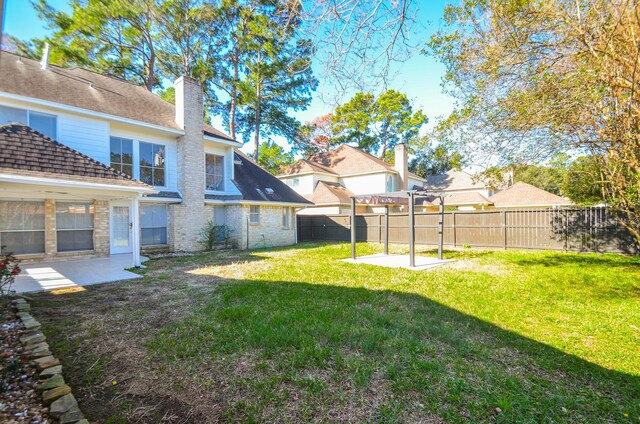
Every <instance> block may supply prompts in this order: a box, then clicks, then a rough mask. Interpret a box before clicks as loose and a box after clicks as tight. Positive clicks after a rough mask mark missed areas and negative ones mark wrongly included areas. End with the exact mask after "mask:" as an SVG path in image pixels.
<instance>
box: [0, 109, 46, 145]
mask: <svg viewBox="0 0 640 424" xmlns="http://www.w3.org/2000/svg"><path fill="white" fill-rule="evenodd" d="M12 122H21V123H23V124H25V125H28V126H30V127H31V128H33V129H34V130H36V131H38V132H41V133H42V134H44V135H46V136H49V137H51V138H54V139H55V138H56V137H57V134H56V127H57V117H56V115H51V114H48V113H41V112H35V111H32V110H29V111H27V110H24V109H16V108H13V107H8V106H0V125H4V124H10V123H12Z"/></svg>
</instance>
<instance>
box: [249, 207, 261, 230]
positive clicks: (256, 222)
mask: <svg viewBox="0 0 640 424" xmlns="http://www.w3.org/2000/svg"><path fill="white" fill-rule="evenodd" d="M251 208H257V209H256V210H257V212H255V213H252V212H251ZM260 215H261V211H260V205H250V206H249V225H260ZM252 216H257V217H258V220H257V221H253V220H252V219H251V217H252Z"/></svg>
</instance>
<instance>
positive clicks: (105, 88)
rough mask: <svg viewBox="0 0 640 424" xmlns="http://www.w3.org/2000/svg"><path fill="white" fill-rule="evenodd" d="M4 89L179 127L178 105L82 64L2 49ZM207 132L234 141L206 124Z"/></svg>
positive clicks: (0, 85)
mask: <svg viewBox="0 0 640 424" xmlns="http://www.w3.org/2000/svg"><path fill="white" fill-rule="evenodd" d="M0 75H2V78H0V91H3V92H6V93H11V94H16V95H19V96H26V97H32V98H36V99H40V100H46V101H50V102H55V103H60V104H63V105H67V106H73V107H78V108H82V109H87V110H91V111H94V112H100V113H106V114H108V115H113V116H118V117H121V118H127V119H132V120H135V121H140V122H145V123H148V124H153V125H159V126H161V127H167V128H172V129H176V130H179V129H180V127H179V126H178V124H176V121H175V106H174V105H173V104H171V103H169V102H167V101H165V100H163V99H161V98H160V97H159V96H157V95H155V94H153V93H151V92H150V91H148V90H147V89H146V88H145V87H142V86H139V85H136V84H132V83H130V82H128V81H125V80H122V79H120V78H116V77H111V76H107V75H101V74H98V73H96V72H91V71H87V70H85V69H80V68H63V67H60V66H56V65H51V64H50V65H48V66H47V69H42V67H41V65H40V62H38V61H37V60H33V59H28V58H25V57H21V56H18V55H16V54H13V53H9V52H6V51H0ZM204 134H205V135H209V136H213V137H220V138H224V139H227V140H231V141H233V139H232V138H231V137H229V136H228V135H227V134H225V133H223V132H222V131H219V130H217V129H215V128H213V127H212V126H210V125H206V124H205V128H204Z"/></svg>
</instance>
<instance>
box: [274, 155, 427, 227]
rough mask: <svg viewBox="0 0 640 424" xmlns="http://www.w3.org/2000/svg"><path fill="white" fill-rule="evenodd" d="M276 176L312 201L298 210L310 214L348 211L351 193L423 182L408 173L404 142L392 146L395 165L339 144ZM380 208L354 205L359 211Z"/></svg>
mask: <svg viewBox="0 0 640 424" xmlns="http://www.w3.org/2000/svg"><path fill="white" fill-rule="evenodd" d="M278 178H279V179H280V180H282V181H283V182H284V183H286V184H287V185H288V186H290V187H291V188H293V189H294V190H295V191H296V192H298V193H299V194H301V195H303V196H304V197H305V198H307V199H308V200H310V201H311V202H313V203H314V204H315V206H314V207H311V208H305V209H303V210H300V211H299V212H298V213H299V214H314V215H322V214H339V213H348V211H349V210H350V208H351V204H350V200H349V199H350V197H351V196H353V195H358V194H372V193H390V192H394V191H400V190H407V188H413V187H415V186H418V187H422V186H423V185H424V182H425V180H424V179H423V178H421V177H419V176H418V175H415V174H413V173H410V172H409V169H408V160H407V151H406V147H405V146H404V144H400V145H398V146H396V149H395V165H391V164H389V163H387V162H385V161H383V160H380V159H378V158H376V157H375V156H372V155H370V154H369V153H366V152H364V151H362V150H360V149H357V148H355V147H351V146H349V145H346V144H343V145H341V146H340V147H338V148H336V149H334V150H330V151H328V152H324V153H317V154H315V155H312V156H310V157H309V158H307V159H303V160H300V161H298V162H296V163H295V164H293V165H292V166H290V167H289V168H287V169H286V170H285V171H284V172H283V173H282V174H281V175H278ZM381 209H382V208H380V207H370V206H364V205H363V206H358V212H360V213H365V212H379V211H380V210H381Z"/></svg>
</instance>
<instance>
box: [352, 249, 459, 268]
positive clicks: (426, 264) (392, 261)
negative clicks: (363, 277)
mask: <svg viewBox="0 0 640 424" xmlns="http://www.w3.org/2000/svg"><path fill="white" fill-rule="evenodd" d="M415 260H416V266H415V267H410V266H409V255H385V254H383V253H377V254H375V255H368V256H358V257H356V259H351V258H348V259H343V261H344V262H348V263H351V264H368V265H377V266H384V267H387V268H404V269H408V270H411V271H424V270H425V269H431V268H435V267H437V266H440V265H444V264H447V263H449V262H453V259H443V260H439V259H437V258H429V257H426V256H416V257H415Z"/></svg>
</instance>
